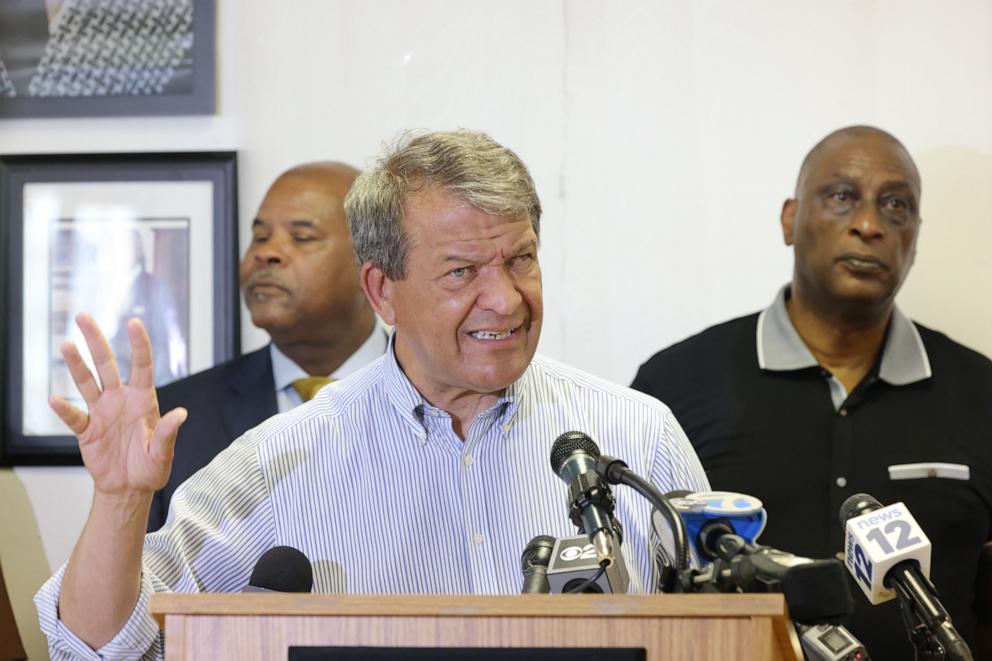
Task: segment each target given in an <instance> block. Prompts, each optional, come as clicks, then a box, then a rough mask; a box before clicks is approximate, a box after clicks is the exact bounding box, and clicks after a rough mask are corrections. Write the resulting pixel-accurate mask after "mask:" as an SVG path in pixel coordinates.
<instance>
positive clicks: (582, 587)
mask: <svg viewBox="0 0 992 661" xmlns="http://www.w3.org/2000/svg"><path fill="white" fill-rule="evenodd" d="M609 564H610V563H609V562H607V561H606V560H604V561H603V562H601V563H599V571H598V572H596V575H595V576H593V577H592V578H587V579H586V580H584V581H582V582H581V583H579V584H578V585H576V586H575V587H574V588H572V589H570V590H566V591H565V594H579V593H580V592H585V591H586V590H587V589H589V588H590V587H591V586H593V585H595V583H596V581H598V580H599V579H600V577H601V576H602V575H603V573H604V572H605V571H606V567H607V565H609Z"/></svg>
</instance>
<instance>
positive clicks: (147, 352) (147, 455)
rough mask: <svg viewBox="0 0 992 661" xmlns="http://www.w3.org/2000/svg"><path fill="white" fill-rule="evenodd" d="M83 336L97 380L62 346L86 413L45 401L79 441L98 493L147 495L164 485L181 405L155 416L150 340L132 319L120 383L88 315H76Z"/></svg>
mask: <svg viewBox="0 0 992 661" xmlns="http://www.w3.org/2000/svg"><path fill="white" fill-rule="evenodd" d="M76 324H77V325H78V326H79V329H80V330H81V331H82V333H83V337H85V338H86V345H87V346H88V347H89V350H90V355H91V356H92V357H93V363H94V364H95V366H96V371H97V374H99V376H100V384H102V385H103V388H102V389H101V387H100V384H98V383H97V381H96V379H94V377H93V374H92V373H91V372H90V370H89V368H88V367H87V366H86V364H85V363H84V362H83V358H82V356H81V355H80V354H79V350H78V349H77V348H76V345H75V344H73V343H72V342H68V341H67V342H65V343H64V344H63V345H62V355H63V357H64V358H65V362H66V365H67V366H68V368H69V373H70V374H71V375H72V380H73V381H74V382H75V383H76V388H77V389H78V390H79V393H80V394H81V395H82V396H83V399H84V400H85V401H86V406H87V408H88V409H89V411H88V413H87V412H86V411H82V410H80V409H78V408H76V407H75V406H73V405H72V404H70V403H69V402H67V401H66V400H65V399H63V398H62V397H59V396H58V395H53V396H52V397H51V398H50V399H49V404H50V405H51V407H52V410H54V411H55V413H56V414H58V416H59V417H60V418H61V419H62V421H63V422H65V423H66V424H67V425H68V426H69V429H71V430H72V432H73V433H74V434H75V435H76V437H77V438H78V439H79V450H80V452H81V453H82V456H83V463H84V464H85V465H86V469H87V470H88V471H89V473H90V475H91V476H92V477H93V483H94V488H95V489H96V491H98V492H102V493H105V494H114V495H129V494H140V493H151V492H154V491H156V490H158V489H161V488H162V487H163V486H165V483H166V482H167V481H168V479H169V472H170V471H171V470H172V456H173V449H174V446H175V442H176V432H177V431H178V430H179V426H180V425H181V424H182V423H183V422H184V421H185V420H186V410H185V409H182V408H178V409H173V410H172V411H169V412H168V413H167V414H166V415H165V416H164V417H161V416H159V412H158V399H157V397H156V396H155V387H154V384H153V374H154V369H153V366H152V349H151V342H150V341H149V339H148V333H147V332H146V331H145V327H144V326H143V325H142V324H141V322H140V321H138V320H137V319H131V320H130V321H129V322H128V327H127V332H128V339H129V340H130V341H131V378H130V379H129V380H128V384H127V385H124V384H122V383H121V378H120V373H119V372H118V370H117V363H116V361H115V360H114V354H113V351H111V349H110V344H109V343H108V342H107V339H106V338H105V337H104V336H103V333H101V332H100V329H99V328H98V327H97V325H96V322H95V321H94V320H93V318H92V317H91V316H90V315H88V314H85V313H82V314H79V315H77V316H76Z"/></svg>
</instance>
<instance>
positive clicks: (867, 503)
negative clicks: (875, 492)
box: [840, 493, 882, 528]
mask: <svg viewBox="0 0 992 661" xmlns="http://www.w3.org/2000/svg"><path fill="white" fill-rule="evenodd" d="M880 509H882V503H880V502H878V501H877V500H875V498H874V497H873V496H869V495H868V494H866V493H856V494H854V495H853V496H849V497H848V498H847V500H845V501H844V502H843V503H841V506H840V527H841V528H845V527H846V526H847V522H848V521H849V520H850V519H853V518H854V517H856V516H861V515H862V514H867V513H868V512H873V511H875V510H880Z"/></svg>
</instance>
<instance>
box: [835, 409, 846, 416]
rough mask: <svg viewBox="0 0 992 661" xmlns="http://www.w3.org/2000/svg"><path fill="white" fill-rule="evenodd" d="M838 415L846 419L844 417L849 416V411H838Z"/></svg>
mask: <svg viewBox="0 0 992 661" xmlns="http://www.w3.org/2000/svg"><path fill="white" fill-rule="evenodd" d="M837 413H839V414H840V415H841V417H844V416H846V415H847V409H841V410H839V411H837Z"/></svg>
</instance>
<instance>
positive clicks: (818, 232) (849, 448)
mask: <svg viewBox="0 0 992 661" xmlns="http://www.w3.org/2000/svg"><path fill="white" fill-rule="evenodd" d="M919 201H920V177H919V173H918V171H917V169H916V165H915V164H914V163H913V160H912V158H910V156H909V153H908V152H907V151H906V149H905V147H903V145H902V144H901V143H900V142H899V141H898V140H896V139H895V138H894V137H893V136H891V135H889V134H888V133H885V132H884V131H881V130H879V129H875V128H871V127H849V128H845V129H841V130H839V131H835V132H834V133H831V134H830V135H828V136H827V137H826V138H824V139H823V140H822V141H821V142H820V143H819V144H817V145H816V146H815V147H814V148H813V149H812V151H810V153H809V154H808V155H807V157H806V159H805V161H804V162H803V164H802V168H801V170H800V173H799V179H798V182H797V184H796V193H795V198H793V199H789V200H787V201H786V202H785V204H784V205H783V207H782V216H781V222H782V231H783V235H784V238H785V243H786V245H789V246H792V247H793V250H794V255H795V268H794V271H793V276H792V282H791V284H789V285H787V286H785V287H784V288H783V289H782V290H781V291H780V292H779V293H778V295H777V296H776V297H775V300H774V302H773V303H772V305H771V306H770V307H769V308H767V309H766V310H764V311H763V312H761V313H759V314H752V315H749V316H747V317H742V318H740V319H735V320H732V321H728V322H726V323H723V324H720V325H717V326H714V327H712V328H709V329H707V330H705V331H703V332H702V333H700V334H698V335H696V336H693V337H691V338H689V339H687V340H685V341H683V342H680V343H678V344H676V345H674V346H671V347H669V348H668V349H665V350H663V351H661V352H660V353H658V354H656V355H655V356H654V357H652V358H651V359H650V360H649V361H648V362H646V363H645V364H644V365H642V366H641V368H640V370H639V371H638V373H637V377H636V378H635V380H634V383H633V387H634V388H636V389H638V390H641V391H643V392H645V393H648V394H651V395H654V396H655V397H657V398H658V399H660V400H662V401H664V402H665V403H666V404H668V405H669V406H671V408H672V410H673V411H674V412H675V415H676V417H677V418H678V419H679V421H680V422H681V423H682V426H683V427H684V429H685V431H686V433H687V434H688V436H689V439H690V440H691V441H692V444H693V445H694V446H695V448H696V451H697V453H698V454H699V458H700V460H702V462H703V466H704V468H705V469H706V471H707V474H708V476H709V478H710V483H711V484H712V485H713V488H714V489H723V490H729V491H740V492H744V493H748V494H752V495H755V496H757V497H758V498H760V499H761V500H762V501H763V502H764V504H765V507H766V509H767V510H768V521H769V524H768V529H767V530H766V532H765V533H764V534H763V535H762V538H761V540H760V541H761V542H763V543H765V544H768V545H771V546H774V547H777V548H780V549H783V550H786V551H789V552H792V553H795V554H798V555H804V556H810V557H829V556H833V555H834V554H837V553H839V552H841V551H842V550H843V530H842V529H841V527H840V525H839V523H838V510H839V508H840V505H841V503H842V502H843V501H844V499H845V498H847V497H848V496H850V495H852V494H854V493H859V492H866V493H869V494H871V495H873V496H875V497H876V498H877V499H878V500H879V501H881V502H882V503H883V504H886V505H887V504H891V503H893V502H896V501H903V502H904V503H905V504H906V506H907V507H908V508H909V510H910V511H911V512H912V513H913V515H914V516H915V517H916V519H917V520H918V521H919V523H920V525H921V526H922V527H923V530H924V531H925V532H926V533H927V535H928V536H929V538H930V540H931V542H932V543H933V557H932V573H931V578H932V580H933V582H934V583H935V584H936V586H937V589H938V590H939V591H940V595H941V599H942V601H943V603H944V605H945V606H946V607H947V609H948V611H949V612H950V614H951V617H952V618H953V621H954V624H955V626H956V628H957V629H958V631H960V632H961V633H962V635H964V636H965V638H966V639H967V640H968V642H969V644H970V645H971V647H972V649H973V650H974V648H975V644H974V641H975V636H976V613H975V607H974V604H975V598H976V582H975V579H976V573H977V569H978V564H979V553H980V549H981V546H982V544H983V543H984V542H986V541H988V540H990V539H992V362H990V361H989V360H988V359H987V358H985V357H984V356H982V355H981V354H978V353H976V352H974V351H971V350H970V349H967V348H966V347H963V346H962V345H960V344H957V343H956V342H953V341H952V340H950V339H949V338H947V336H945V335H943V334H942V333H938V332H936V331H933V330H930V329H928V328H925V327H923V326H921V325H919V324H915V323H913V322H912V321H910V320H909V319H908V318H906V317H905V316H904V315H903V314H902V313H901V312H900V311H899V309H898V308H897V307H896V305H895V295H896V292H897V291H898V290H899V287H900V285H901V284H902V282H903V280H904V279H905V277H906V274H907V273H908V272H909V268H910V266H911V265H912V263H913V257H914V255H915V251H916V239H917V235H918V233H919V228H920V223H921V219H920V217H919ZM935 229H937V228H935ZM912 464H924V466H916V467H913V466H907V465H912ZM944 464H952V466H945V465H944ZM852 589H853V590H856V591H857V592H858V594H856V595H855V597H856V603H857V611H856V613H855V616H854V618H853V619H852V622H851V624H850V628H851V630H852V632H853V633H854V634H855V635H856V636H858V638H860V639H861V640H862V642H863V643H864V644H865V645H866V647H867V648H868V651H869V653H870V654H871V655H872V657H873V658H875V659H880V660H883V661H884V660H889V659H892V660H899V661H902V660H904V659H912V658H913V647H912V646H911V644H910V643H909V639H908V637H907V635H906V633H905V627H904V625H903V622H902V619H901V617H900V614H899V610H898V606H897V605H896V603H895V602H894V601H892V602H889V603H886V604H884V605H881V606H874V607H873V606H870V605H869V604H868V602H867V600H866V599H864V598H862V595H861V594H860V590H858V588H857V587H854V585H853V583H852Z"/></svg>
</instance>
